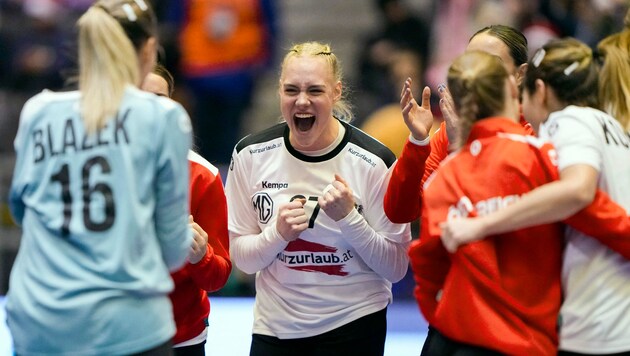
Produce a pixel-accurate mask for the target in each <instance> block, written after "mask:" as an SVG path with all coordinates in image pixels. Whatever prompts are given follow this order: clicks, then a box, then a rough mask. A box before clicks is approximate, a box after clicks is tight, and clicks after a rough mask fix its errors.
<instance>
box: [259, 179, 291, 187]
mask: <svg viewBox="0 0 630 356" xmlns="http://www.w3.org/2000/svg"><path fill="white" fill-rule="evenodd" d="M262 187H263V188H264V189H285V188H289V183H282V182H267V181H266V180H264V181H262Z"/></svg>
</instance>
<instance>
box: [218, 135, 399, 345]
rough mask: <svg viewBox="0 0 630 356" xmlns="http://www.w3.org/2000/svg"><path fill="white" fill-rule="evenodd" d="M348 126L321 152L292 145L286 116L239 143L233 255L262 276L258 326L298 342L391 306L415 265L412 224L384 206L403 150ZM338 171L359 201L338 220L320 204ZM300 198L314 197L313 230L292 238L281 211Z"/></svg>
mask: <svg viewBox="0 0 630 356" xmlns="http://www.w3.org/2000/svg"><path fill="white" fill-rule="evenodd" d="M343 129H345V133H344V134H343V137H342V138H341V140H340V143H339V144H338V145H337V146H336V147H335V148H333V149H332V150H331V151H330V152H328V153H326V154H324V155H322V156H317V157H313V156H307V155H304V154H302V153H300V152H298V151H296V150H295V149H294V148H292V147H291V146H290V144H289V139H288V133H289V130H288V127H287V125H286V123H281V124H278V125H275V126H273V127H271V128H269V129H267V130H265V131H262V132H261V133H258V134H255V135H251V136H248V137H246V138H244V139H243V140H241V142H239V143H238V144H237V146H236V148H235V150H234V153H233V156H232V163H231V165H230V170H229V172H228V177H227V182H226V195H227V201H228V220H229V223H228V227H229V231H230V255H231V257H232V260H233V261H234V262H235V263H236V265H237V267H239V268H240V269H241V270H243V271H245V272H246V273H257V276H256V302H255V307H254V317H255V321H254V328H253V332H254V333H257V334H264V335H272V336H276V337H278V338H281V339H291V338H303V337H310V336H314V335H319V334H321V333H324V332H327V331H330V330H333V329H335V328H337V327H339V326H342V325H345V324H347V323H349V322H351V321H353V320H356V319H358V318H360V317H362V316H365V315H368V314H370V313H374V312H376V311H379V310H381V309H383V308H384V307H386V306H387V305H388V304H389V303H390V302H391V300H392V293H391V285H392V282H396V281H398V280H400V279H401V278H402V277H403V276H404V275H405V273H406V272H407V268H408V258H407V246H408V243H409V241H410V240H411V234H410V228H409V224H394V223H392V222H391V221H389V220H388V219H387V217H386V216H385V214H384V213H383V196H384V194H385V188H386V185H387V173H388V169H389V167H391V165H392V164H393V163H394V161H395V156H394V155H393V153H392V152H391V151H390V150H389V149H388V148H386V147H385V146H383V145H382V144H381V143H379V142H378V141H376V140H375V139H373V138H372V137H370V136H368V135H367V134H365V133H364V132H362V131H360V130H359V129H357V128H355V127H353V126H351V125H348V124H345V123H343ZM343 129H342V130H340V131H343ZM335 174H339V175H340V176H341V177H342V178H344V179H345V180H346V181H347V182H348V185H349V187H350V188H351V189H352V192H353V195H354V200H355V208H356V209H354V210H353V211H352V212H351V213H350V214H349V215H348V216H346V217H345V218H343V219H341V220H340V221H337V222H335V221H334V220H333V219H331V218H330V217H328V216H327V215H326V213H325V212H324V211H322V210H320V209H319V206H318V203H317V198H318V197H319V196H321V195H322V191H323V190H324V189H325V188H326V187H327V186H328V185H329V184H330V183H331V182H332V181H333V179H334V175H335ZM296 198H304V199H306V204H305V206H304V209H305V210H306V214H307V216H309V217H310V219H309V228H308V229H307V230H306V231H304V232H302V233H301V235H300V237H299V238H298V239H297V240H295V241H292V242H290V243H288V242H286V241H285V240H284V239H283V238H282V237H281V236H280V234H279V233H278V231H277V229H276V218H277V214H278V209H279V207H280V206H281V205H283V204H286V203H288V202H289V201H291V200H292V199H296Z"/></svg>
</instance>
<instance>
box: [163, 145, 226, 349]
mask: <svg viewBox="0 0 630 356" xmlns="http://www.w3.org/2000/svg"><path fill="white" fill-rule="evenodd" d="M188 161H189V163H190V188H189V189H190V213H191V214H192V216H193V218H194V220H195V222H196V223H197V224H199V226H201V228H202V229H203V230H204V231H205V232H206V233H207V234H208V250H207V252H206V256H205V257H204V258H202V259H201V261H199V262H198V263H196V264H190V263H187V264H186V265H185V266H184V267H183V268H182V269H180V270H178V271H176V272H174V273H172V274H171V277H172V278H173V281H174V282H175V289H174V290H173V292H172V293H171V294H170V298H171V302H172V303H173V314H174V316H175V324H176V326H177V333H176V334H175V337H174V339H173V344H174V345H176V344H178V343H180V342H184V341H187V340H190V339H192V338H194V337H195V336H197V335H199V334H200V333H201V332H202V331H203V330H204V329H205V327H206V326H207V319H208V315H209V314H210V302H209V300H208V294H207V292H206V291H208V292H213V291H216V290H218V289H220V288H221V287H223V286H224V285H225V283H226V282H227V279H228V277H229V275H230V272H231V271H232V262H231V261H230V254H229V251H230V249H229V239H228V229H227V202H226V199H225V193H224V191H223V182H222V181H221V176H220V175H219V172H218V170H217V168H216V167H214V166H213V165H212V164H210V163H209V162H208V161H206V160H205V159H204V158H203V157H201V156H200V155H198V154H197V153H194V152H192V151H191V152H189V154H188Z"/></svg>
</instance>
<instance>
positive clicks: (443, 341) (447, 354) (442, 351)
mask: <svg viewBox="0 0 630 356" xmlns="http://www.w3.org/2000/svg"><path fill="white" fill-rule="evenodd" d="M421 355H423V356H486V355H487V356H498V355H501V353H500V352H497V351H494V350H490V349H485V348H483V347H479V346H473V345H468V344H463V343H461V342H457V341H453V340H451V339H449V338H447V337H446V336H444V335H442V334H441V333H440V332H439V331H437V330H436V329H435V328H432V327H430V326H429V332H428V334H427V338H426V340H425V341H424V346H423V347H422V353H421Z"/></svg>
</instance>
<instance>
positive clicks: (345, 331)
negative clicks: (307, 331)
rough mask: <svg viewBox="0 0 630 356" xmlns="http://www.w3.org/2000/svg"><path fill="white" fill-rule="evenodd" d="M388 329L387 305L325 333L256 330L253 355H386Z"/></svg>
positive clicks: (252, 346)
mask: <svg viewBox="0 0 630 356" xmlns="http://www.w3.org/2000/svg"><path fill="white" fill-rule="evenodd" d="M386 333H387V308H385V309H383V310H381V311H378V312H376V313H373V314H369V315H366V316H364V317H361V318H359V319H357V320H355V321H353V322H350V323H348V324H346V325H343V326H340V327H338V328H337V329H334V330H331V331H328V332H326V333H323V334H321V335H316V336H311V337H306V338H301V339H284V340H282V339H279V338H277V337H273V336H267V335H260V334H254V335H252V345H251V348H250V351H249V354H250V356H295V355H299V356H336V355H340V356H347V355H362V356H382V355H383V353H384V352H385V335H386Z"/></svg>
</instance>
